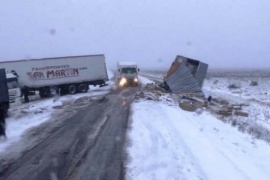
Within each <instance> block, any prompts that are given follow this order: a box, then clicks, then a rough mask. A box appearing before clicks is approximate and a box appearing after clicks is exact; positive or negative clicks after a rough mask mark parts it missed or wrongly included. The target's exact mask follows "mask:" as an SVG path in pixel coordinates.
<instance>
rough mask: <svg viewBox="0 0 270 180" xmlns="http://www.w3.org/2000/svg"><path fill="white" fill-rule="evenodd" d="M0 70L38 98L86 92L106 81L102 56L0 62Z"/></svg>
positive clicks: (105, 70) (102, 84) (103, 57)
mask: <svg viewBox="0 0 270 180" xmlns="http://www.w3.org/2000/svg"><path fill="white" fill-rule="evenodd" d="M0 68H5V69H6V71H7V72H12V73H13V74H16V75H17V76H18V80H19V84H20V87H21V88H23V87H25V86H26V87H28V88H29V90H30V91H31V90H32V91H33V90H38V91H39V92H40V96H41V97H46V96H48V95H49V94H54V93H56V92H58V90H60V92H61V93H63V94H65V93H70V94H75V93H76V92H86V91H88V89H89V85H100V86H104V85H105V82H106V81H108V75H107V69H106V63H105V56H104V55H86V56H70V57H57V58H44V59H33V60H18V61H5V62H0Z"/></svg>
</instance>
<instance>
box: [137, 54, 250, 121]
mask: <svg viewBox="0 0 270 180" xmlns="http://www.w3.org/2000/svg"><path fill="white" fill-rule="evenodd" d="M207 69H208V65H207V64H205V63H203V62H200V61H198V60H194V59H190V58H187V57H184V56H177V57H176V59H175V60H174V61H173V63H172V65H171V67H170V69H169V70H168V72H167V73H166V75H165V76H164V82H163V83H162V84H159V85H157V84H147V85H146V86H145V87H144V89H143V91H141V92H139V93H137V95H136V97H135V99H140V98H143V99H147V100H155V101H159V100H160V97H161V96H162V95H164V94H166V93H172V94H173V95H174V96H177V100H178V102H179V106H180V108H182V109H183V110H185V111H190V112H194V111H197V110H198V109H202V108H204V109H209V110H210V111H211V112H214V113H216V114H218V115H221V116H231V115H236V116H243V117H248V115H249V114H248V113H245V112H243V111H242V110H243V107H244V106H248V105H246V104H230V103H229V102H228V101H226V100H221V99H215V98H213V99H212V97H211V98H210V99H209V98H206V97H205V96H204V94H203V92H202V85H203V81H204V79H205V77H206V74H207Z"/></svg>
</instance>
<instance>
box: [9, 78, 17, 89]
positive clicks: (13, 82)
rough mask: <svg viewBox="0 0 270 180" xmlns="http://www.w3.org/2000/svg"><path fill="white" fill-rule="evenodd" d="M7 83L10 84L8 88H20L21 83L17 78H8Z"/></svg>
mask: <svg viewBox="0 0 270 180" xmlns="http://www.w3.org/2000/svg"><path fill="white" fill-rule="evenodd" d="M7 85H8V89H15V88H19V84H18V82H17V80H16V79H11V80H9V79H8V82H7Z"/></svg>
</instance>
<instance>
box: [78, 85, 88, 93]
mask: <svg viewBox="0 0 270 180" xmlns="http://www.w3.org/2000/svg"><path fill="white" fill-rule="evenodd" d="M78 90H79V92H80V93H86V92H87V91H88V88H87V84H80V85H79V87H78Z"/></svg>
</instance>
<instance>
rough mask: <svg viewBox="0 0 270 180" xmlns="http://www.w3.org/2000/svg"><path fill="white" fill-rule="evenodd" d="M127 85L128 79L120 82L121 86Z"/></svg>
mask: <svg viewBox="0 0 270 180" xmlns="http://www.w3.org/2000/svg"><path fill="white" fill-rule="evenodd" d="M126 83H127V79H126V78H122V79H121V80H120V82H119V85H120V86H124V85H125V84H126Z"/></svg>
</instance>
